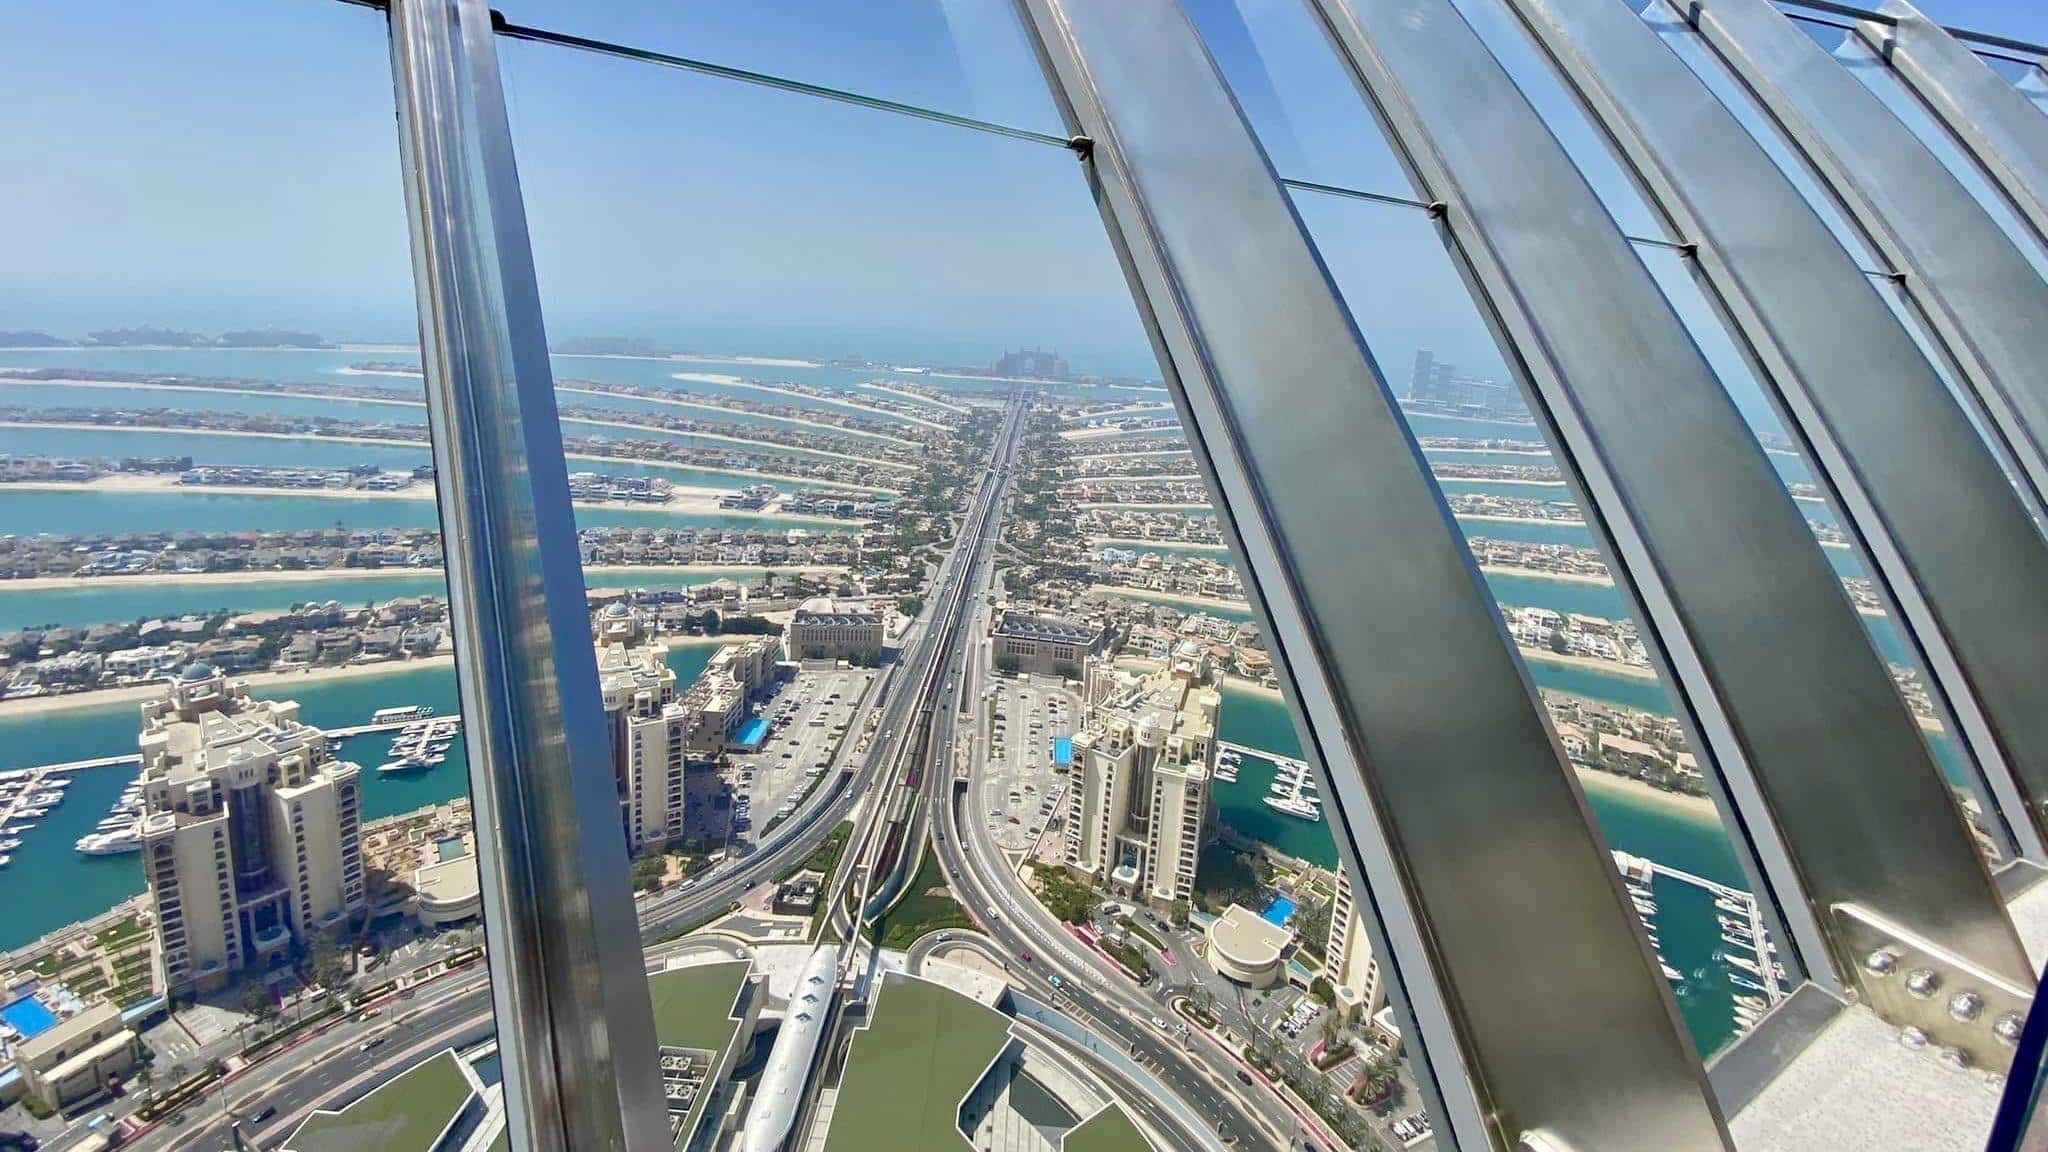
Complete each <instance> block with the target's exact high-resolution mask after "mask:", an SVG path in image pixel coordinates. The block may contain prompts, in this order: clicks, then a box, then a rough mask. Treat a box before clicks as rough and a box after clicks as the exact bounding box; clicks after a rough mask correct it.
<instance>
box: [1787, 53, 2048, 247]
mask: <svg viewBox="0 0 2048 1152" xmlns="http://www.w3.org/2000/svg"><path fill="white" fill-rule="evenodd" d="M1793 23H1794V24H1796V25H1797V26H1798V27H1799V28H1800V30H1801V31H1803V32H1805V33H1806V34H1807V35H1808V36H1810V37H1812V38H1813V40H1814V41H1815V42H1816V43H1818V44H1819V45H1820V46H1821V47H1822V48H1825V49H1827V50H1828V51H1829V52H1830V53H1832V54H1833V55H1834V57H1835V59H1836V60H1838V61H1840V62H1841V64H1842V66H1843V67H1844V68H1847V69H1848V70H1849V73H1850V74H1851V75H1853V76H1855V77H1856V79H1857V80H1859V81H1861V82H1862V83H1863V86H1864V87H1865V88H1868V89H1870V91H1871V92H1872V93H1873V94H1874V95H1876V96H1877V98H1878V99H1879V100H1881V101H1883V103H1884V106H1885V107H1886V108H1888V109H1890V110H1891V112H1892V114H1893V115H1895V116H1897V117H1898V118H1899V119H1900V121H1902V122H1903V123H1904V124H1905V125H1906V127H1907V128H1909V129H1911V130H1912V133H1913V135H1914V136H1916V137H1918V138H1919V140H1920V142H1921V143H1922V144H1924V145H1926V146H1927V149H1928V151H1930V152H1932V153H1934V155H1935V156H1936V157H1937V158H1938V159H1940V161H1941V163H1942V166H1943V167H1945V168H1947V169H1948V170H1949V172H1950V173H1952V174H1953V175H1954V176H1955V178H1956V179H1957V180H1959V181H1961V182H1962V185H1963V187H1965V188H1967V189H1969V192H1970V195H1971V196H1972V197H1974V198H1975V199H1976V201H1977V202H1978V203H1979V204H1981V205H1983V206H1984V210H1985V211H1987V212H1989V213H1990V214H1991V218H1992V219H1993V220H1996V221H1998V226H1999V228H2001V229H2002V230H2004V232H2005V234H2006V235H2007V236H2009V237H2011V239H2012V242H2013V245H2014V246H2015V247H2017V248H2018V249H2019V250H2020V251H2021V252H2022V253H2024V254H2025V255H2026V257H2027V259H2028V261H2029V262H2031V263H2032V264H2033V265H2034V269H2035V271H2037V272H2040V273H2041V274H2042V275H2044V276H2048V249H2044V248H2043V246H2042V243H2041V239H2040V238H2039V237H2037V236H2035V235H2034V234H2033V232H2032V230H2031V229H2029V228H2028V227H2027V225H2026V223H2025V221H2023V220H2021V219H2020V217H2019V215H2018V213H2016V212H2014V211H2013V207H2012V204H2011V202H2010V201H2008V200H2007V199H2006V198H2005V194H2004V193H2002V192H2000V191H1999V190H1998V188H1997V186H1996V185H1994V184H1993V183H1992V182H1991V180H1990V178H1989V177H1987V176H1986V175H1985V174H1984V171H1983V169H1982V168H1981V167H1979V166H1978V164H1977V162H1976V161H1975V160H1973V159H1972V158H1971V157H1970V155H1969V153H1968V152H1966V151H1964V150H1963V147H1962V145H1961V144H1959V143H1958V142H1957V141H1956V139H1955V137H1954V136H1953V135H1951V134H1950V132H1949V131H1948V129H1947V128H1945V127H1943V126H1942V125H1941V123H1940V121H1938V120H1936V119H1935V118H1934V115H1933V114H1932V113H1931V112H1929V111H1928V110H1927V106H1926V105H1925V104H1922V103H1921V102H1920V98H1919V97H1917V96H1915V95H1914V94H1913V93H1912V91H1911V90H1910V89H1908V88H1907V87H1906V84H1905V82H1904V81H1903V80H1901V79H1899V76H1898V74H1897V73H1895V72H1893V71H1892V68H1891V65H1889V64H1887V63H1885V61H1884V60H1883V59H1881V58H1880V57H1879V56H1878V55H1877V52H1876V51H1875V50H1874V49H1872V48H1871V46H1870V43H1869V42H1868V41H1866V40H1864V39H1863V38H1862V37H1861V36H1860V35H1857V34H1856V33H1853V32H1844V31H1843V30H1841V29H1840V28H1836V27H1834V26H1832V25H1828V24H1821V23H1817V22H1815V21H1811V20H1794V21H1793Z"/></svg>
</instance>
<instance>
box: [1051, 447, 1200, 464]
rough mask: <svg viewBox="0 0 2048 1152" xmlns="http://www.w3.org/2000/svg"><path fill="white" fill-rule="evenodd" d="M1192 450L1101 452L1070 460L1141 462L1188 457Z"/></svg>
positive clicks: (1070, 457)
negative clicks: (1168, 457) (1147, 458)
mask: <svg viewBox="0 0 2048 1152" xmlns="http://www.w3.org/2000/svg"><path fill="white" fill-rule="evenodd" d="M1193 451H1194V449H1192V448H1155V449H1153V450H1151V451H1148V452H1100V453H1096V454H1095V455H1092V456H1069V457H1067V459H1068V460H1070V461H1073V462H1075V463H1079V462H1080V461H1082V460H1139V459H1143V458H1144V457H1147V456H1187V455H1190V454H1192V453H1193Z"/></svg>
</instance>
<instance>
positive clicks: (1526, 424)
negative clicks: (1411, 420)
mask: <svg viewBox="0 0 2048 1152" xmlns="http://www.w3.org/2000/svg"><path fill="white" fill-rule="evenodd" d="M1401 411H1402V412H1403V413H1404V414H1406V415H1409V416H1427V417H1429V418H1430V419H1432V420H1456V421H1458V422H1459V423H1461V424H1493V425H1497V426H1499V427H1502V428H1534V427H1536V425H1535V423H1534V422H1533V421H1527V420H1502V419H1500V418H1499V417H1497V416H1446V415H1444V414H1443V413H1441V412H1421V411H1417V410H1415V409H1412V408H1410V407H1408V405H1407V404H1405V403H1404V404H1402V405H1401ZM1528 443H1529V445H1530V446H1531V447H1534V448H1541V447H1543V446H1544V445H1543V441H1541V440H1531V441H1529V442H1528Z"/></svg>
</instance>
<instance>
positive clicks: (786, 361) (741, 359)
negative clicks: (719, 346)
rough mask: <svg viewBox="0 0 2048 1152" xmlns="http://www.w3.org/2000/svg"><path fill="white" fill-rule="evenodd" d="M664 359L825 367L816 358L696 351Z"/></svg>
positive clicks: (694, 362) (675, 354)
mask: <svg viewBox="0 0 2048 1152" xmlns="http://www.w3.org/2000/svg"><path fill="white" fill-rule="evenodd" d="M661 359H664V360H681V361H683V362H685V363H689V364H742V365H745V366H747V367H750V368H823V367H824V365H823V364H820V363H818V362H817V361H816V360H798V359H795V358H793V357H789V356H739V355H734V356H706V355H701V354H698V353H695V352H671V353H669V354H668V355H667V356H664V357H661Z"/></svg>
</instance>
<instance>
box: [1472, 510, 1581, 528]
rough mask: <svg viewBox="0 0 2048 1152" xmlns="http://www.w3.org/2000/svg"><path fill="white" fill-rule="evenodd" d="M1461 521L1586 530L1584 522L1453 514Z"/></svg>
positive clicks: (1529, 517) (1528, 517)
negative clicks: (1547, 525) (1538, 525)
mask: <svg viewBox="0 0 2048 1152" xmlns="http://www.w3.org/2000/svg"><path fill="white" fill-rule="evenodd" d="M1452 515H1453V516H1455V517H1457V518H1458V519H1460V520H1471V521H1474V522H1477V523H1481V524H1549V525H1552V526H1554V527H1557V528H1584V527H1585V526H1586V522H1585V521H1584V520H1539V519H1536V518H1535V517H1531V516H1485V515H1481V514H1479V513H1476V512H1453V513H1452Z"/></svg>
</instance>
